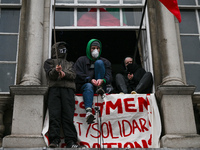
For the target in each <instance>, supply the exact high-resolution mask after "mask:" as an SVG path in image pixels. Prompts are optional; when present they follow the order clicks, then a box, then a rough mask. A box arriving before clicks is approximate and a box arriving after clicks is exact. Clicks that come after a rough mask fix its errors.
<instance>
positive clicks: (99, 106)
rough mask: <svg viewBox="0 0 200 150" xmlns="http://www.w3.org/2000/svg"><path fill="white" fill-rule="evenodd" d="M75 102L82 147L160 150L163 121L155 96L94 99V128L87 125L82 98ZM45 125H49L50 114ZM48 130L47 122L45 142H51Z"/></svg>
mask: <svg viewBox="0 0 200 150" xmlns="http://www.w3.org/2000/svg"><path fill="white" fill-rule="evenodd" d="M75 101H76V104H75V105H76V106H75V113H74V125H75V127H76V129H77V135H78V140H79V142H80V145H85V146H86V147H88V148H100V147H101V148H159V147H160V144H159V138H160V134H161V121H160V114H159V111H158V107H157V103H156V99H155V96H154V94H108V95H104V97H103V98H102V97H101V96H94V101H93V114H95V118H96V119H95V123H93V124H90V125H88V124H87V123H86V119H85V115H86V112H85V108H84V103H83V97H82V95H76V96H75ZM45 121H47V122H48V113H47V115H46V119H45ZM47 129H48V123H46V122H45V123H44V129H43V132H42V134H43V136H44V139H45V141H48V140H47V136H46V133H47V131H48V130H47ZM46 143H47V145H48V142H46ZM61 147H62V146H61Z"/></svg>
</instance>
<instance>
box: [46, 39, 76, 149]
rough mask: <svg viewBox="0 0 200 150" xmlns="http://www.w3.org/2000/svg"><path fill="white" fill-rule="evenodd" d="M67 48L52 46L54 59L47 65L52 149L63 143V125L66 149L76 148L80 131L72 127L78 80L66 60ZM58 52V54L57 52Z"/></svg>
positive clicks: (62, 43) (62, 44) (58, 44)
mask: <svg viewBox="0 0 200 150" xmlns="http://www.w3.org/2000/svg"><path fill="white" fill-rule="evenodd" d="M66 46H67V44H66V43H65V42H57V43H56V44H54V45H53V46H52V50H51V59H47V60H46V61H45V62H44V70H45V72H46V76H47V81H48V86H49V91H48V110H49V141H50V145H49V147H51V148H56V147H58V145H59V143H60V128H61V125H62V128H63V133H64V138H65V139H64V140H65V143H66V144H67V146H66V147H67V148H77V147H79V145H78V144H77V131H76V128H75V126H74V123H73V119H74V110H75V98H74V92H75V89H76V87H75V78H76V73H75V71H74V70H73V62H69V61H67V60H66V57H67V51H68V50H67V47H66ZM56 50H57V51H56Z"/></svg>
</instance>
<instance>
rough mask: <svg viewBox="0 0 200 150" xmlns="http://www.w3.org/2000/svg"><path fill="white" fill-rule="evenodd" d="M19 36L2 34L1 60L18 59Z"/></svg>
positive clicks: (0, 38) (0, 39) (0, 37)
mask: <svg viewBox="0 0 200 150" xmlns="http://www.w3.org/2000/svg"><path fill="white" fill-rule="evenodd" d="M17 38H18V36H17V35H0V41H1V44H0V61H16V53H17ZM0 83H1V82H0Z"/></svg>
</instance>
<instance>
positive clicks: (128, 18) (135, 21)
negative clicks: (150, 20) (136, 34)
mask: <svg viewBox="0 0 200 150" xmlns="http://www.w3.org/2000/svg"><path fill="white" fill-rule="evenodd" d="M123 18H124V23H125V24H126V25H128V26H139V25H140V21H141V18H142V10H139V9H133V8H125V9H123Z"/></svg>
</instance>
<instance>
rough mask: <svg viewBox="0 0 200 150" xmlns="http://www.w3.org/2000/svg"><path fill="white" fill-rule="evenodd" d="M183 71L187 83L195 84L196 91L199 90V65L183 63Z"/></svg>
mask: <svg viewBox="0 0 200 150" xmlns="http://www.w3.org/2000/svg"><path fill="white" fill-rule="evenodd" d="M185 72H186V79H187V84H189V85H195V86H196V90H195V91H196V92H197V91H198V92H199V91H200V80H199V79H200V65H198V64H185Z"/></svg>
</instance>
